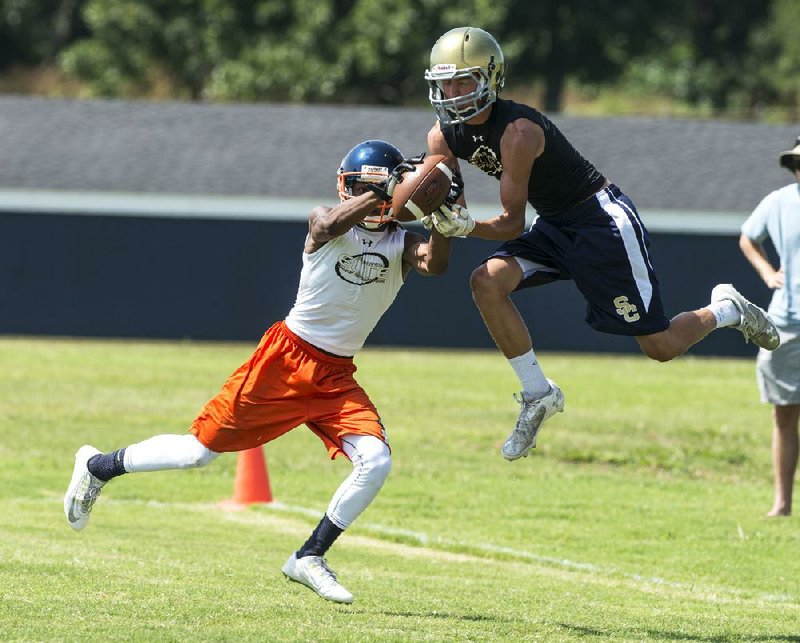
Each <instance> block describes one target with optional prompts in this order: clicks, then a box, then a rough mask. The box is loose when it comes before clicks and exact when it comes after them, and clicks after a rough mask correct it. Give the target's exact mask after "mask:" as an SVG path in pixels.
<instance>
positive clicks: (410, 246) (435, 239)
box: [403, 230, 450, 276]
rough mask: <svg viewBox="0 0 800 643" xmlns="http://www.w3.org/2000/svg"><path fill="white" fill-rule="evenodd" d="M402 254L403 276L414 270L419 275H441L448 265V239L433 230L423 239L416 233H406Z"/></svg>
mask: <svg viewBox="0 0 800 643" xmlns="http://www.w3.org/2000/svg"><path fill="white" fill-rule="evenodd" d="M405 243H406V246H405V251H404V252H403V276H405V275H407V274H408V272H409V271H410V270H411V268H414V270H416V271H417V272H418V273H420V274H421V275H441V274H442V273H444V272H445V271H446V270H447V266H448V264H449V263H450V239H448V238H446V237H443V236H442V235H441V234H439V233H438V232H436V231H435V230H433V231H432V232H431V236H430V238H428V239H425V237H423V236H422V235H421V234H418V233H416V232H406V241H405Z"/></svg>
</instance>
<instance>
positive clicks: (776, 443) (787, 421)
mask: <svg viewBox="0 0 800 643" xmlns="http://www.w3.org/2000/svg"><path fill="white" fill-rule="evenodd" d="M779 159H780V164H781V166H782V167H785V168H786V169H787V170H789V171H790V172H791V173H792V175H793V176H794V179H795V182H794V183H791V184H789V185H786V186H784V187H782V188H780V189H778V190H775V191H774V192H771V193H770V194H768V195H767V196H766V197H764V199H763V200H762V201H761V203H759V204H758V206H757V207H756V209H755V210H753V213H752V214H751V215H750V216H749V217H748V219H747V220H746V221H745V222H744V223H743V224H742V234H741V237H740V238H739V247H740V248H741V250H742V252H743V253H744V256H745V257H746V258H747V260H748V261H749V262H750V263H751V264H752V266H753V268H755V270H756V272H757V273H758V274H759V276H760V277H761V278H762V279H763V280H764V283H765V284H767V286H768V287H769V288H771V289H772V290H773V291H774V292H773V295H772V301H771V303H770V306H769V315H770V317H772V320H773V321H774V322H775V325H776V326H777V328H778V332H779V333H780V338H781V343H780V346H779V347H778V348H776V349H775V350H774V351H766V350H763V349H761V350H760V351H759V353H758V358H757V360H756V377H757V380H758V387H759V390H760V393H761V400H762V401H763V402H765V403H768V404H772V405H773V407H774V409H773V433H772V461H773V468H774V474H775V501H774V503H773V505H772V509H770V511H769V512H768V513H767V515H768V516H788V515H790V514H791V513H792V486H793V482H794V476H795V471H796V470H797V456H798V418H800V137H798V138H797V142H796V144H795V147H794V148H793V149H791V150H787V151H786V152H783V153H782V154H781V155H780V157H779ZM768 238H769V240H770V241H771V242H772V245H773V247H774V248H775V251H776V252H777V255H778V258H779V260H780V265H779V266H778V267H777V268H776V267H775V266H773V265H772V262H771V261H770V259H769V257H768V256H767V253H766V252H765V250H764V246H763V245H762V244H763V242H764V241H765V240H766V239H768Z"/></svg>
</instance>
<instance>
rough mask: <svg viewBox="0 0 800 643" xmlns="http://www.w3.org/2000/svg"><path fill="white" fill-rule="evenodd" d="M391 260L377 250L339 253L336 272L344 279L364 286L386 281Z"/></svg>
mask: <svg viewBox="0 0 800 643" xmlns="http://www.w3.org/2000/svg"><path fill="white" fill-rule="evenodd" d="M388 272H389V260H388V259H387V258H386V257H384V256H383V255H382V254H378V253H377V252H364V253H362V254H360V255H345V254H343V255H339V259H337V261H336V274H337V275H339V278H340V279H343V280H344V281H346V282H348V283H351V284H356V285H357V286H364V285H366V284H372V283H379V284H382V283H386V276H387V273H388Z"/></svg>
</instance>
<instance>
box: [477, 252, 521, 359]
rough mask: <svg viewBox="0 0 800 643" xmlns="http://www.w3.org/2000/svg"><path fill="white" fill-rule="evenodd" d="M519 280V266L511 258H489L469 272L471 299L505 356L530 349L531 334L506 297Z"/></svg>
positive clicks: (514, 355) (515, 355)
mask: <svg viewBox="0 0 800 643" xmlns="http://www.w3.org/2000/svg"><path fill="white" fill-rule="evenodd" d="M521 280H522V269H521V268H520V267H519V264H517V262H516V261H515V260H514V259H513V258H511V257H492V258H491V259H489V260H488V261H487V262H486V263H484V264H482V265H480V266H478V267H477V268H476V269H475V270H474V271H473V273H472V278H471V280H470V286H471V287H472V298H473V299H474V300H475V305H476V306H477V307H478V310H479V311H480V313H481V316H482V317H483V322H484V323H485V324H486V328H487V329H488V330H489V333H490V334H491V336H492V339H494V343H495V344H497V348H499V349H500V350H501V351H502V353H503V355H505V356H506V357H507V358H508V359H511V358H512V357H517V356H519V355H523V354H524V353H527V352H528V351H529V350H531V347H532V344H531V336H530V333H529V332H528V327H527V326H526V325H525V322H524V321H523V319H522V316H521V315H520V314H519V311H518V310H517V307H516V306H515V305H514V303H513V302H512V301H511V299H510V298H509V295H510V294H511V293H512V291H513V290H514V288H516V287H517V285H518V284H519V282H520V281H521Z"/></svg>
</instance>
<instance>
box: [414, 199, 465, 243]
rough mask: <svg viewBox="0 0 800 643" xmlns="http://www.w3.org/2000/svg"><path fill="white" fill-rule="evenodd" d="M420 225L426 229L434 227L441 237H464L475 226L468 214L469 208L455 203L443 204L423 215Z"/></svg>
mask: <svg viewBox="0 0 800 643" xmlns="http://www.w3.org/2000/svg"><path fill="white" fill-rule="evenodd" d="M422 225H423V226H425V229H426V230H430V229H431V228H436V231H437V232H438V233H439V234H440V235H442V236H443V237H466V236H467V235H468V234H469V233H470V232H472V229H473V228H474V227H475V219H473V218H472V217H471V216H470V214H469V210H467V209H466V208H464V207H462V206H460V205H458V204H457V203H454V204H453V205H447V204H444V205H442V206H441V207H440V208H439V209H438V210H434V211H433V212H432V213H431V214H429V215H428V216H426V217H423V219H422Z"/></svg>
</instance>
